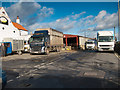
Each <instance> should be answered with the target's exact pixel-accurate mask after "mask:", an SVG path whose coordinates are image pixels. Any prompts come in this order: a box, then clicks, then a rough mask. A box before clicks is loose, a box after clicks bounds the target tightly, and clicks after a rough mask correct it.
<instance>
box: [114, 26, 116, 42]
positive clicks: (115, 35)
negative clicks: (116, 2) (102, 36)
mask: <svg viewBox="0 0 120 90" xmlns="http://www.w3.org/2000/svg"><path fill="white" fill-rule="evenodd" d="M115 39H116V35H115V26H114V41H115Z"/></svg>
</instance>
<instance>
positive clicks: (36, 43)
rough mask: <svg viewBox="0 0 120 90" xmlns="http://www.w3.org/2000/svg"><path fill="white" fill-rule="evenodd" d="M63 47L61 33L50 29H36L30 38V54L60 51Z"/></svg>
mask: <svg viewBox="0 0 120 90" xmlns="http://www.w3.org/2000/svg"><path fill="white" fill-rule="evenodd" d="M62 47H63V33H62V32H60V31H57V30H55V29H52V28H42V29H37V30H36V31H35V32H34V34H33V35H32V36H31V38H30V53H31V54H33V53H45V54H48V53H49V52H50V51H60V50H61V48H62Z"/></svg>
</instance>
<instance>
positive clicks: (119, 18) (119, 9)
mask: <svg viewBox="0 0 120 90" xmlns="http://www.w3.org/2000/svg"><path fill="white" fill-rule="evenodd" d="M118 40H119V41H120V8H119V0H118Z"/></svg>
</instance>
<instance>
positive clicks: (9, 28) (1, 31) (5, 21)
mask: <svg viewBox="0 0 120 90" xmlns="http://www.w3.org/2000/svg"><path fill="white" fill-rule="evenodd" d="M4 38H16V39H22V40H28V39H29V38H30V35H28V30H27V29H25V28H24V27H23V26H22V25H20V18H19V16H17V19H16V22H12V21H11V19H10V18H9V16H8V14H7V12H6V11H5V9H4V8H3V7H0V42H4Z"/></svg>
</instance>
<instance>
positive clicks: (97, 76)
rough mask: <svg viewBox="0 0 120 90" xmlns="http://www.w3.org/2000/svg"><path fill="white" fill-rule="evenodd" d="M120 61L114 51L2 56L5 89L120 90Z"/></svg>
mask: <svg viewBox="0 0 120 90" xmlns="http://www.w3.org/2000/svg"><path fill="white" fill-rule="evenodd" d="M118 63H119V59H118V58H117V57H116V56H115V54H114V53H112V52H96V51H80V50H79V51H61V52H51V53H50V54H49V55H30V54H29V53H24V54H23V55H17V54H15V55H9V56H7V57H3V63H2V66H3V70H5V71H6V72H7V79H8V81H7V85H6V87H5V88H118V87H119V85H120V83H119V82H118V81H119V78H118V72H119V70H118Z"/></svg>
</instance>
